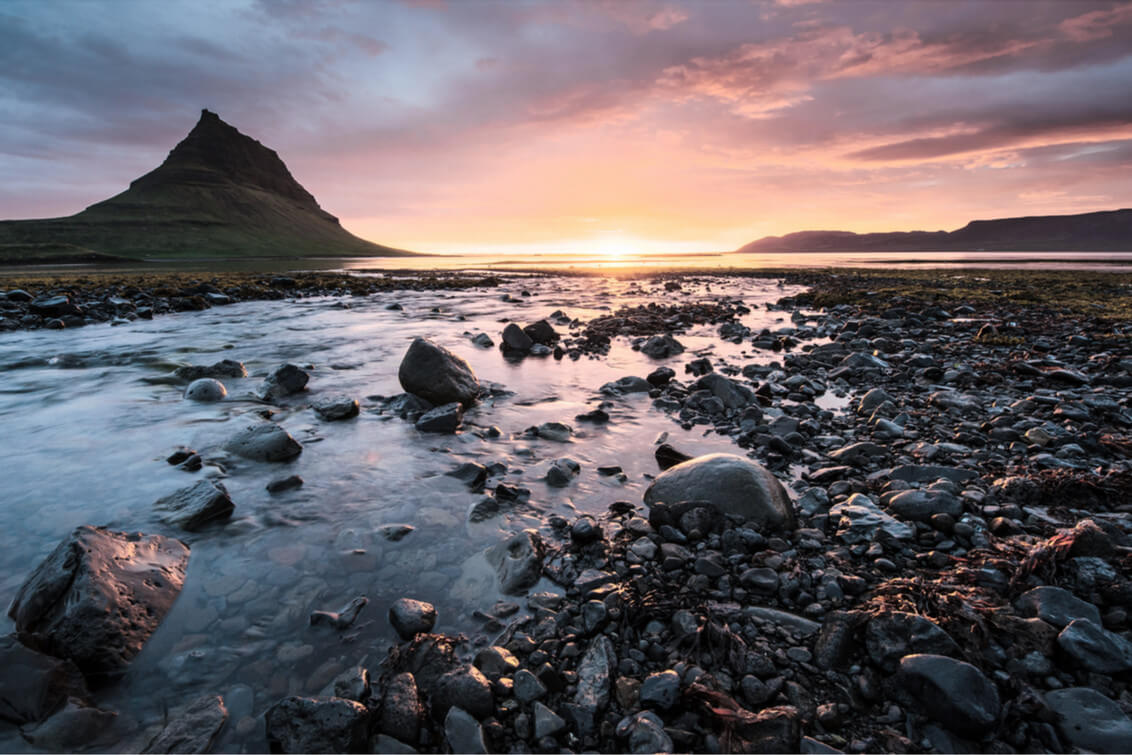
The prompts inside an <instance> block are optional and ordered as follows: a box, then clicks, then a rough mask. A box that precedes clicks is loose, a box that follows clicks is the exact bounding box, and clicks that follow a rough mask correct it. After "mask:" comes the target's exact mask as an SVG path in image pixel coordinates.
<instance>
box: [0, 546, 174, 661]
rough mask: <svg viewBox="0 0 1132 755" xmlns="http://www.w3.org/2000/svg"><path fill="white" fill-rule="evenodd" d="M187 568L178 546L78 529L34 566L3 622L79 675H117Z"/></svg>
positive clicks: (171, 598) (166, 608)
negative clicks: (66, 661)
mask: <svg viewBox="0 0 1132 755" xmlns="http://www.w3.org/2000/svg"><path fill="white" fill-rule="evenodd" d="M188 561H189V547H188V546H187V545H185V544H184V543H182V542H181V541H180V540H175V539H173V538H170V537H162V536H161V535H143V534H141V533H140V532H135V533H125V532H111V531H109V530H107V529H105V528H103V527H91V526H90V525H83V526H82V527H78V528H76V529H75V530H74V531H73V532H72V533H71V534H70V535H69V536H68V537H67V538H66V539H65V540H63V542H62V543H60V544H59V546H58V547H57V548H56V549H55V550H54V551H53V552H52V553H51V555H50V556H48V557H47V558H46V559H45V560H44V561H43V562H42V563H41V564H40V565H39V566H38V567H36V569H35V571H33V572H32V573H31V576H29V577H28V578H27V581H25V582H24V584H23V585H22V586H21V587H20V589H19V592H17V593H16V598H15V600H13V601H12V606H11V608H10V609H9V610H8V615H9V616H10V617H11V618H12V619H13V620H14V621H15V622H16V629H17V630H19V631H20V632H21V633H27V634H30V635H33V636H34V639H35V642H36V644H37V646H38V647H40V648H41V649H43V650H44V651H45V652H48V653H50V654H51V655H55V656H58V657H59V658H68V659H70V660H72V661H74V663H75V665H76V666H78V667H79V669H80V670H82V671H83V672H84V673H86V674H88V675H89V674H115V673H120V672H122V671H123V670H125V668H126V665H127V664H128V663H129V662H130V660H132V659H133V657H134V656H135V655H137V654H138V652H139V651H140V650H141V649H142V646H143V645H144V644H145V642H146V640H148V639H149V636H150V635H151V634H153V632H154V630H155V629H157V626H158V625H159V624H160V623H161V620H162V619H164V618H165V614H167V613H168V612H169V609H170V608H171V607H172V605H173V601H174V600H176V598H177V595H178V594H179V593H180V591H181V586H182V585H183V584H184V582H185V567H186V565H187V564H188Z"/></svg>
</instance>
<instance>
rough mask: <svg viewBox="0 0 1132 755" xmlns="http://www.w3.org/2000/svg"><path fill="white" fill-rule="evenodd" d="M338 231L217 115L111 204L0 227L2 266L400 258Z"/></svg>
mask: <svg viewBox="0 0 1132 755" xmlns="http://www.w3.org/2000/svg"><path fill="white" fill-rule="evenodd" d="M410 254H412V252H406V251H404V250H400V249H393V248H391V247H387V246H381V245H380V244H374V243H372V242H369V241H366V240H364V239H360V238H358V237H357V236H354V235H353V234H352V233H350V232H349V231H347V230H345V229H344V228H342V226H341V225H340V224H339V223H338V218H336V217H334V216H333V215H331V214H330V213H328V212H326V211H325V210H323V209H322V208H321V207H320V206H319V204H318V202H317V201H316V200H315V198H314V197H313V196H312V195H311V193H310V192H308V191H307V190H306V189H304V188H303V187H302V185H301V184H299V182H298V181H296V180H295V178H294V177H293V176H292V175H291V172H290V171H289V170H287V166H286V165H284V164H283V161H282V160H281V159H280V158H279V155H278V154H276V152H275V151H274V150H272V149H269V148H268V147H265V146H264V145H262V144H260V143H259V142H258V141H256V140H255V139H252V138H251V137H249V136H245V135H244V134H242V133H240V132H239V131H238V130H237V129H236V128H234V127H233V126H230V125H228V124H227V123H225V122H224V121H222V120H221V119H220V117H219V116H218V115H216V113H213V112H210V111H208V110H203V111H201V116H200V120H199V121H198V122H197V124H196V126H194V127H193V129H192V131H190V132H189V134H188V136H186V137H185V138H184V139H183V140H182V141H181V142H180V143H179V144H177V146H176V147H174V148H173V150H172V151H171V152H170V153H169V156H168V157H167V158H166V159H165V161H164V162H163V163H162V164H161V165H160V166H159V167H157V168H155V169H154V170H152V171H150V172H149V173H146V174H145V175H144V176H142V177H140V178H138V179H135V180H134V181H132V182H131V183H130V187H129V188H128V189H127V190H126V191H124V192H122V193H121V194H118V195H117V196H114V197H111V198H110V199H106V200H104V201H102V202H98V203H96V204H93V205H91V206H90V207H88V208H87V209H85V210H83V211H82V212H80V213H78V214H76V215H71V216H70V217H65V218H52V219H47V220H7V221H0V260H4V259H7V260H8V261H12V260H14V259H31V260H33V261H36V260H39V259H43V260H50V259H52V258H55V257H75V258H83V257H93V258H97V257H99V256H111V257H119V258H123V257H124V258H140V257H160V258H210V257H211V258H215V257H328V256H333V257H338V256H385V257H389V256H404V255H410Z"/></svg>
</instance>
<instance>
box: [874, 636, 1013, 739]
mask: <svg viewBox="0 0 1132 755" xmlns="http://www.w3.org/2000/svg"><path fill="white" fill-rule="evenodd" d="M893 683H894V689H896V690H897V691H898V692H899V693H900V694H901V695H902V696H904V697H905V698H906V699H908V701H909V702H911V703H912V704H914V705H916V706H918V707H919V708H920V709H921V710H922V711H923V712H924V713H925V714H926V715H928V716H930V717H931V718H934V719H935V720H937V721H939V722H940V723H941V724H943V725H944V726H946V727H947V728H949V729H951V730H952V731H954V732H955V733H956V734H959V735H961V736H964V737H971V738H974V739H978V738H980V737H982V736H983V735H984V734H986V733H988V732H989V731H990V730H991V729H993V728H994V725H995V723H996V722H997V721H998V714H999V712H1000V710H1001V704H1000V702H999V697H998V690H997V689H996V688H995V686H994V684H992V683H991V682H990V680H989V679H987V678H986V677H985V676H984V675H983V673H982V672H981V671H979V669H977V668H976V667H974V666H972V665H971V664H969V663H965V662H964V661H957V660H955V659H954V658H948V657H947V656H942V655H919V654H918V655H906V656H904V657H903V658H902V659H901V660H900V667H899V671H898V672H897V674H896V676H894V677H893Z"/></svg>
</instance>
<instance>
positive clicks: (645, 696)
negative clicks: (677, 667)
mask: <svg viewBox="0 0 1132 755" xmlns="http://www.w3.org/2000/svg"><path fill="white" fill-rule="evenodd" d="M679 698H680V675H679V674H677V673H676V672H675V671H673V670H672V669H668V670H666V671H658V672H657V673H655V674H649V675H648V676H647V677H645V681H644V682H643V683H642V684H641V693H640V700H641V705H644V706H647V707H649V708H659V709H660V710H668V709H669V708H671V707H672V706H673V705H675V704H676V701H677V700H678V699H679Z"/></svg>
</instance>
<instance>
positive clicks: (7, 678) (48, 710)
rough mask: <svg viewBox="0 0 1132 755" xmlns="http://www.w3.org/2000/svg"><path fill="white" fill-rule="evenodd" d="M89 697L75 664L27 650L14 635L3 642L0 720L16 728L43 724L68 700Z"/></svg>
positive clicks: (1, 642) (0, 677)
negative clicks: (15, 725) (36, 722)
mask: <svg viewBox="0 0 1132 755" xmlns="http://www.w3.org/2000/svg"><path fill="white" fill-rule="evenodd" d="M87 696H88V694H87V689H86V682H85V681H84V680H83V676H82V674H81V673H80V672H79V669H78V668H77V667H76V666H75V664H73V663H71V662H70V661H68V660H62V659H59V658H53V657H51V656H49V655H44V654H43V653H39V652H37V651H35V650H32V649H31V648H28V647H25V646H24V645H22V644H20V642H19V639H18V638H17V637H16V635H14V634H10V635H8V636H6V637H4V638H2V639H0V720H4V721H8V722H9V723H13V724H17V725H20V724H26V723H32V722H35V721H42V720H44V719H45V718H47V717H48V716H50V715H51V714H52V713H54V712H55V711H56V710H58V709H59V708H60V707H62V706H63V704H64V703H65V702H66V701H67V698H69V697H73V698H77V699H79V700H85V699H86V698H87Z"/></svg>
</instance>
